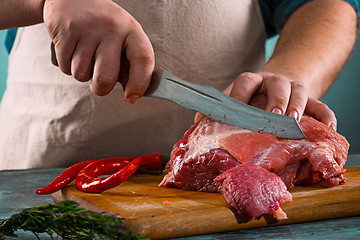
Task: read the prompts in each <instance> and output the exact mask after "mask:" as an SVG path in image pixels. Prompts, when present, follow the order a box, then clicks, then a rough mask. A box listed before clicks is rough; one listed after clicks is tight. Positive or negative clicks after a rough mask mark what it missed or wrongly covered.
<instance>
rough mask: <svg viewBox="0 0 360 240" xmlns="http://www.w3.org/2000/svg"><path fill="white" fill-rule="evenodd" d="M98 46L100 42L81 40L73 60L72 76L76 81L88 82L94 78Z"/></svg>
mask: <svg viewBox="0 0 360 240" xmlns="http://www.w3.org/2000/svg"><path fill="white" fill-rule="evenodd" d="M98 44H99V43H98V41H90V40H89V39H88V38H85V39H81V40H79V42H78V44H77V46H76V49H75V50H74V53H73V55H72V59H71V74H72V75H73V76H74V78H75V79H76V80H78V81H80V82H86V81H89V80H90V79H91V78H92V76H93V66H94V63H95V61H94V57H95V51H96V49H97V47H98Z"/></svg>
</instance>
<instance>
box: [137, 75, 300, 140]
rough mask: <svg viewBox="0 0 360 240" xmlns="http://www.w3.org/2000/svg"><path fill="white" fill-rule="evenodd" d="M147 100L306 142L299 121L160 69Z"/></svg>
mask: <svg viewBox="0 0 360 240" xmlns="http://www.w3.org/2000/svg"><path fill="white" fill-rule="evenodd" d="M144 96H147V97H154V98H161V99H166V100H169V101H171V102H174V103H176V104H178V105H180V106H181V107H184V108H187V109H191V110H195V111H197V112H200V113H202V114H204V115H206V116H208V117H210V118H212V119H214V120H216V121H219V122H222V123H226V124H230V125H234V126H238V127H241V128H245V129H248V130H251V131H253V132H259V133H270V134H273V135H275V136H277V137H278V138H285V139H304V138H305V135H304V133H303V132H302V131H301V129H300V127H299V124H298V123H297V121H296V120H295V118H292V117H288V116H284V115H279V114H276V113H272V112H268V111H265V110H261V109H258V108H255V107H252V106H250V105H248V104H245V103H242V102H240V101H237V100H236V99H234V98H231V97H229V96H227V95H225V94H224V93H222V92H220V91H219V90H217V89H216V88H214V87H211V86H206V85H200V84H194V83H191V82H187V81H185V80H183V79H181V78H179V77H177V76H174V75H172V74H171V73H169V72H168V71H166V70H164V69H162V68H158V69H156V70H155V71H154V73H153V75H152V79H151V83H150V85H149V87H148V89H147V90H146V92H145V94H144Z"/></svg>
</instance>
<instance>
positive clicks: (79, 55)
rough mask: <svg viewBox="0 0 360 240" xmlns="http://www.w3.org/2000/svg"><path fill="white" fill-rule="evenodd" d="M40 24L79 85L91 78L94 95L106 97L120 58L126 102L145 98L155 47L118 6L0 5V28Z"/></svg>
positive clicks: (38, 1)
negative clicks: (124, 62)
mask: <svg viewBox="0 0 360 240" xmlns="http://www.w3.org/2000/svg"><path fill="white" fill-rule="evenodd" d="M43 21H44V23H45V26H46V27H47V30H48V32H49V35H50V37H51V39H52V41H53V42H54V43H55V51H56V56H57V60H58V64H59V68H60V70H61V71H62V72H64V73H65V74H68V75H73V77H74V78H75V79H76V80H78V81H81V82H85V81H89V80H90V79H91V80H92V81H91V85H90V89H91V90H92V92H94V93H95V94H97V95H106V94H108V93H109V92H110V91H111V90H112V89H113V87H114V86H115V84H116V82H117V80H118V79H119V76H123V74H121V75H120V65H121V55H122V53H123V54H125V55H126V58H127V60H128V61H129V62H130V72H129V80H128V82H127V84H126V89H125V99H126V100H127V101H128V102H129V103H135V102H136V101H137V100H138V99H139V98H140V97H141V96H142V95H143V93H144V92H145V90H146V89H147V87H148V85H149V83H150V80H151V75H152V72H153V70H154V65H155V57H154V52H153V48H152V46H151V43H150V40H149V39H148V37H147V36H146V34H145V32H144V31H143V29H142V27H141V26H140V24H139V23H138V22H137V21H136V20H135V18H133V17H132V16H131V15H130V14H129V13H128V12H126V11H125V10H124V9H123V8H121V7H120V6H119V5H117V4H116V3H114V2H113V1H112V0H76V1H74V0H0V29H7V28H13V27H21V26H28V25H33V24H36V23H41V22H43ZM46 47H49V46H46ZM49 61H50V60H49Z"/></svg>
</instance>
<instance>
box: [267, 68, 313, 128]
mask: <svg viewBox="0 0 360 240" xmlns="http://www.w3.org/2000/svg"><path fill="white" fill-rule="evenodd" d="M263 89H264V93H265V95H266V96H267V99H268V102H267V105H266V108H265V110H267V111H271V112H273V113H278V114H284V115H287V116H289V117H293V118H295V119H296V120H297V121H300V120H301V116H302V115H303V113H304V110H305V107H306V103H307V100H308V89H307V88H306V86H305V85H303V84H301V83H299V82H296V81H290V80H289V79H287V78H285V77H283V76H280V75H272V76H270V77H265V78H264V81H263Z"/></svg>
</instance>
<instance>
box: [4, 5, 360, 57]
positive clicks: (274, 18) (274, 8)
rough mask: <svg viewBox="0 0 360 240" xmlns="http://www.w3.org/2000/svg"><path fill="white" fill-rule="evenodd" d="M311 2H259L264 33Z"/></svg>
mask: <svg viewBox="0 0 360 240" xmlns="http://www.w3.org/2000/svg"><path fill="white" fill-rule="evenodd" d="M310 1H311V0H296V1H294V0H259V4H260V9H261V14H262V16H263V19H264V24H265V28H266V33H267V36H268V37H272V36H274V35H276V34H278V33H279V32H280V30H281V29H282V27H283V26H284V24H285V22H286V21H287V20H288V18H289V17H290V16H291V15H292V14H293V13H294V12H295V11H296V10H297V9H298V8H299V7H301V6H302V5H304V4H305V3H307V2H310ZM344 1H346V2H348V3H350V4H351V5H352V6H353V7H354V8H355V10H356V11H357V14H358V22H359V21H360V13H359V9H360V0H344ZM16 32H17V29H16V28H14V29H9V30H8V31H7V35H6V39H5V46H6V49H7V50H8V52H9V53H10V51H11V48H12V46H13V45H14V40H15V37H16Z"/></svg>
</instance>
